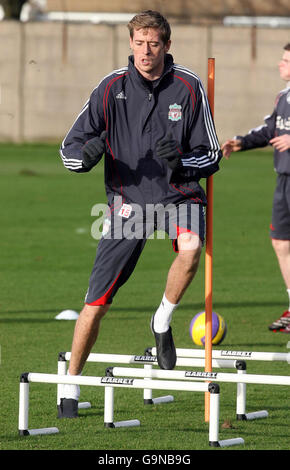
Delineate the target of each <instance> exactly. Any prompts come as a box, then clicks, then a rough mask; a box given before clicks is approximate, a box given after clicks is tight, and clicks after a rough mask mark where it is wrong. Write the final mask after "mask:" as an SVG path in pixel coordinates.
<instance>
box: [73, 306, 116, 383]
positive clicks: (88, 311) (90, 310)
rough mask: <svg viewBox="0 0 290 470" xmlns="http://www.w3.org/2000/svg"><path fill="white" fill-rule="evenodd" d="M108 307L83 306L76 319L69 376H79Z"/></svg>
mask: <svg viewBox="0 0 290 470" xmlns="http://www.w3.org/2000/svg"><path fill="white" fill-rule="evenodd" d="M109 307H110V305H109V304H107V305H96V306H94V305H85V306H84V307H83V309H82V311H81V313H80V315H79V318H78V319H77V322H76V326H75V331H74V336H73V342H72V348H71V358H70V363H69V370H68V371H69V374H70V375H78V374H81V372H82V370H83V367H84V365H85V362H86V360H87V358H88V356H89V354H90V352H91V349H92V347H93V346H94V344H95V342H96V340H97V337H98V333H99V328H100V323H101V320H102V318H103V316H104V315H105V314H106V313H107V311H108V310H109Z"/></svg>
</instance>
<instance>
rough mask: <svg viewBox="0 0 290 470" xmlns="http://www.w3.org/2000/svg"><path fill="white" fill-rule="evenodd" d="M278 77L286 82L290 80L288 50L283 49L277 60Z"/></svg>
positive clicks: (289, 53)
mask: <svg viewBox="0 0 290 470" xmlns="http://www.w3.org/2000/svg"><path fill="white" fill-rule="evenodd" d="M279 71H280V77H281V78H282V80H285V81H286V82H288V81H289V80H290V51H284V54H283V56H282V59H281V60H280V62H279Z"/></svg>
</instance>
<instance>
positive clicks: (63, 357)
mask: <svg viewBox="0 0 290 470" xmlns="http://www.w3.org/2000/svg"><path fill="white" fill-rule="evenodd" d="M70 357H71V353H70V352H61V353H59V355H58V365H57V373H58V374H60V375H65V374H66V372H67V361H69V360H70ZM87 362H99V363H106V364H110V365H111V364H144V368H152V366H153V365H154V366H158V362H157V358H156V357H155V356H154V357H153V356H151V355H129V354H100V353H91V354H89V356H88V359H87ZM236 362H237V361H236V360H234V359H232V360H230V359H225V360H223V359H217V360H213V367H220V368H225V369H226V368H230V369H235V368H236ZM176 365H177V366H181V367H204V359H194V358H181V359H177V362H176ZM62 396H63V395H62V385H61V384H60V385H59V386H58V388H57V405H59V404H60V400H61V398H62ZM143 398H144V404H154V405H158V404H160V403H166V402H171V401H173V400H174V398H173V396H172V395H166V396H163V397H157V398H152V389H151V388H144V393H143ZM90 406H91V405H90V403H89V402H81V403H79V408H90Z"/></svg>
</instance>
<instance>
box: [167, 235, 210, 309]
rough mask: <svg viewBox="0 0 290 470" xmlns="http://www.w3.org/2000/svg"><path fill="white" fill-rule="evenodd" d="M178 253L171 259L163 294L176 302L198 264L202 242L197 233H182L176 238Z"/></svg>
mask: <svg viewBox="0 0 290 470" xmlns="http://www.w3.org/2000/svg"><path fill="white" fill-rule="evenodd" d="M177 244H178V254H177V257H176V258H175V260H174V261H173V263H172V265H171V267H170V270H169V273H168V278H167V283H166V288H165V296H166V298H167V299H168V300H169V301H170V302H171V303H173V304H178V303H179V302H180V300H181V298H182V296H183V294H184V293H185V291H186V289H187V287H188V286H189V284H190V283H191V281H192V280H193V278H194V276H195V274H196V272H197V269H198V265H199V260H200V254H201V250H202V243H201V240H200V238H199V236H198V235H195V234H192V233H183V234H181V235H179V237H178V239H177Z"/></svg>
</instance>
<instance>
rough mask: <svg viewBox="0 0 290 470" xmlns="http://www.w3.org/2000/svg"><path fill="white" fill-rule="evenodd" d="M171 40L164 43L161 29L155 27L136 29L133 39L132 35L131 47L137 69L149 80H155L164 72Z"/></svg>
mask: <svg viewBox="0 0 290 470" xmlns="http://www.w3.org/2000/svg"><path fill="white" fill-rule="evenodd" d="M170 44H171V41H168V43H167V44H164V43H163V41H162V39H161V38H160V31H159V30H158V29H153V28H146V29H145V28H144V29H138V30H136V29H135V30H134V35H133V39H132V38H131V37H130V47H131V49H132V51H133V56H134V64H135V67H136V69H137V70H138V71H139V72H140V73H141V75H143V77H144V78H147V79H148V80H155V79H157V78H159V77H160V76H161V74H162V71H163V67H164V56H165V54H166V53H167V52H168V51H169V48H170Z"/></svg>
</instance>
